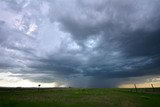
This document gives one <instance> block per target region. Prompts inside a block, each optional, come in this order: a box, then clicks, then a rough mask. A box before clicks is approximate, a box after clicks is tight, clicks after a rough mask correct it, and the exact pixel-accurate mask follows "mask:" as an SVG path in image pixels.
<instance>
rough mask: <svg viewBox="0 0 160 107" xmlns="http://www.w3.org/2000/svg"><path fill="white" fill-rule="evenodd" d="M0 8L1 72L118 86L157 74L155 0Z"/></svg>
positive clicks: (83, 0) (159, 46) (5, 0)
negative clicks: (133, 79)
mask: <svg viewBox="0 0 160 107" xmlns="http://www.w3.org/2000/svg"><path fill="white" fill-rule="evenodd" d="M0 5H1V6H0V13H1V15H0V72H1V73H7V72H11V73H13V74H14V73H19V74H21V75H20V77H21V78H24V79H29V80H31V81H34V82H39V81H41V82H53V81H57V82H60V83H63V84H67V85H68V86H75V87H117V86H118V85H120V84H123V83H126V82H127V81H129V82H134V81H132V80H130V78H139V81H143V82H145V79H144V78H143V80H142V78H141V77H145V76H153V77H154V76H159V75H160V13H159V11H160V1H159V0H152V1H151V0H121V1H120V0H99V1H97V0H67V1H64V0H45V1H31V0H1V1H0ZM146 79H147V78H146ZM146 82H147V81H146Z"/></svg>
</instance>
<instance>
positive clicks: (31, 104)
mask: <svg viewBox="0 0 160 107" xmlns="http://www.w3.org/2000/svg"><path fill="white" fill-rule="evenodd" d="M0 107H160V94H150V93H135V92H129V91H127V90H125V89H74V88H68V89H67V88H66V89H40V90H38V89H23V88H22V89H4V88H1V89H0Z"/></svg>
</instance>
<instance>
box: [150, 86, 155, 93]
mask: <svg viewBox="0 0 160 107" xmlns="http://www.w3.org/2000/svg"><path fill="white" fill-rule="evenodd" d="M151 86H152V91H153V92H154V91H155V90H154V86H153V84H151Z"/></svg>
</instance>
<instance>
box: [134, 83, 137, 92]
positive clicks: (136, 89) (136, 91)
mask: <svg viewBox="0 0 160 107" xmlns="http://www.w3.org/2000/svg"><path fill="white" fill-rule="evenodd" d="M134 87H135V90H136V92H137V86H136V84H134Z"/></svg>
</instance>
